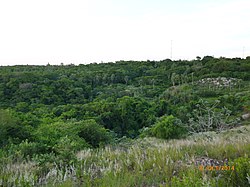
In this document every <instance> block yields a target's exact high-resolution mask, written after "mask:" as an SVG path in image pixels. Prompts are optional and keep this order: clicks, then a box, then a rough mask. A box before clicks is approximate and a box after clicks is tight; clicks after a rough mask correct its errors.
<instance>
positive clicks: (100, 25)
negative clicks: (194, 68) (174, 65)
mask: <svg viewBox="0 0 250 187" xmlns="http://www.w3.org/2000/svg"><path fill="white" fill-rule="evenodd" d="M249 7H250V1H249V0H0V65H20V64H32V65H46V64H48V63H50V64H61V63H64V64H71V63H73V64H87V63H93V62H97V63H100V62H115V61H119V60H163V59H167V58H170V59H172V60H179V59H182V60H192V59H195V58H196V56H200V57H203V56H207V55H209V56H214V57H221V56H222V57H230V58H231V57H240V58H244V57H246V56H250V24H249V19H250V11H249Z"/></svg>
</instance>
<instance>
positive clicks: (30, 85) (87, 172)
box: [0, 56, 250, 186]
mask: <svg viewBox="0 0 250 187" xmlns="http://www.w3.org/2000/svg"><path fill="white" fill-rule="evenodd" d="M249 116H250V57H247V58H246V59H240V58H234V59H228V58H223V57H221V58H213V57H210V56H206V57H204V58H202V59H201V58H197V60H193V61H182V60H179V61H171V60H169V59H166V60H162V61H143V62H135V61H128V62H127V61H119V62H116V63H103V64H96V63H93V64H88V65H79V66H74V65H67V66H51V65H49V64H48V65H47V66H6V67H0V186H1V185H2V186H39V185H47V186H55V185H58V186H237V185H238V186H247V185H248V184H250V171H249V170H250V168H249V165H250V164H249V162H250V161H249V157H248V155H249V154H250V153H249V150H250V147H249V145H250V144H249V142H250V140H249V135H250V132H249V130H250V129H249V126H248V125H249V119H250V117H249ZM230 129H232V130H230ZM164 139H165V140H164ZM177 139H179V140H177ZM202 157H203V158H206V159H213V160H216V161H217V162H219V161H222V160H223V161H224V160H225V159H227V165H228V166H235V170H230V171H229V170H227V171H200V170H199V167H198V165H199V164H197V162H199V160H200V159H201V158H202ZM223 164H225V163H224V162H223Z"/></svg>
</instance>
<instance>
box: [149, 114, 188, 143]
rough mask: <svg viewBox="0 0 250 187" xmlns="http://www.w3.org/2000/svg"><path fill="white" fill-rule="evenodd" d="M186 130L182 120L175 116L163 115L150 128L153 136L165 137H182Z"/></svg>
mask: <svg viewBox="0 0 250 187" xmlns="http://www.w3.org/2000/svg"><path fill="white" fill-rule="evenodd" d="M185 132H186V130H185V128H184V127H183V126H182V123H181V121H180V120H179V119H178V118H175V117H174V116H172V115H170V116H162V117H161V118H160V119H159V120H158V121H157V122H156V123H155V124H154V125H153V126H152V127H151V129H150V132H147V133H149V134H151V135H152V136H155V137H157V138H163V139H172V138H180V137H181V136H183V135H184V134H185Z"/></svg>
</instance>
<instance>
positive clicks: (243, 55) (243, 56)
mask: <svg viewBox="0 0 250 187" xmlns="http://www.w3.org/2000/svg"><path fill="white" fill-rule="evenodd" d="M242 58H243V59H244V58H245V46H243V54H242Z"/></svg>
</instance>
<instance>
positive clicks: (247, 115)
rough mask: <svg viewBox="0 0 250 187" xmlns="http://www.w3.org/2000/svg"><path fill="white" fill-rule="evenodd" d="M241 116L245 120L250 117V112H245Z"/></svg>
mask: <svg viewBox="0 0 250 187" xmlns="http://www.w3.org/2000/svg"><path fill="white" fill-rule="evenodd" d="M241 117H242V119H244V120H246V119H249V118H250V113H247V114H243V115H242V116H241Z"/></svg>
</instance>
